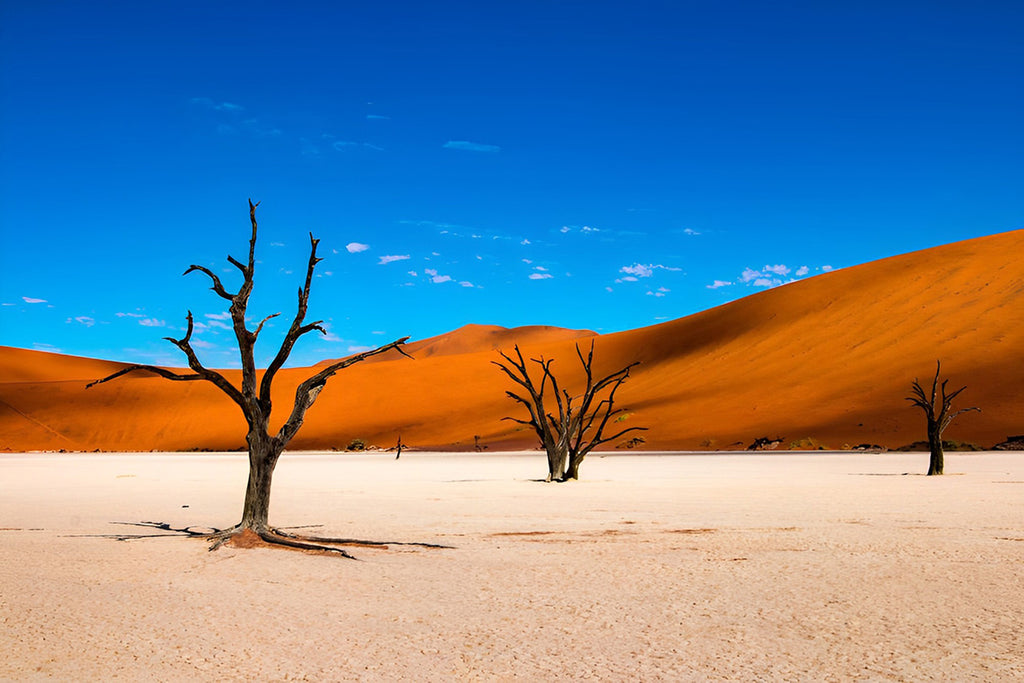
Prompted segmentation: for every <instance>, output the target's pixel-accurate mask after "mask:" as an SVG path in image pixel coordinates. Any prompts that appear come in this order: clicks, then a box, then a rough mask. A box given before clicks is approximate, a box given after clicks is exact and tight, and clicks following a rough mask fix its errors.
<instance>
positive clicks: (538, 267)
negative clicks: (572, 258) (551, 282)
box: [533, 266, 548, 273]
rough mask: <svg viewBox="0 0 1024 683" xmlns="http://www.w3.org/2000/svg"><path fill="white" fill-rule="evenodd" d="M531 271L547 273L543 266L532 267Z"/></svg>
mask: <svg viewBox="0 0 1024 683" xmlns="http://www.w3.org/2000/svg"><path fill="white" fill-rule="evenodd" d="M533 269H534V270H539V271H540V272H542V273H546V272H548V269H547V268H545V267H544V266H534V267H533Z"/></svg>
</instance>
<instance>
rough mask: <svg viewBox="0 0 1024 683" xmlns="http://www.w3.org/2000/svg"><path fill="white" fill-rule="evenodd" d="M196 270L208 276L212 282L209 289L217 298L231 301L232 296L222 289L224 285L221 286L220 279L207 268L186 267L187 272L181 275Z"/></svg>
mask: <svg viewBox="0 0 1024 683" xmlns="http://www.w3.org/2000/svg"><path fill="white" fill-rule="evenodd" d="M197 270H198V271H199V272H200V273H205V274H206V275H207V276H209V278H210V279H211V280H213V287H211V288H210V289H212V290H213V291H214V292H216V293H217V296H219V297H220V298H222V299H227V300H228V301H231V300H232V299H233V298H234V295H233V294H231V293H230V292H228V291H227V290H226V289H224V285H223V284H221V281H220V278H219V277H217V275H216V274H214V272H213V271H212V270H210V269H209V268H205V267H203V266H197V265H191V266H189V267H188V270H186V271H185V272H184V273H182V275H188V274H189V273H191V272H193V271H197Z"/></svg>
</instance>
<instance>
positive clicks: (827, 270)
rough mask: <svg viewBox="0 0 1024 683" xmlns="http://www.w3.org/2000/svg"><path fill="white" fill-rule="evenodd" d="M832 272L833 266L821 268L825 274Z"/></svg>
mask: <svg viewBox="0 0 1024 683" xmlns="http://www.w3.org/2000/svg"><path fill="white" fill-rule="evenodd" d="M830 270H833V268H832V266H822V267H821V272H823V273H827V272H829V271H830Z"/></svg>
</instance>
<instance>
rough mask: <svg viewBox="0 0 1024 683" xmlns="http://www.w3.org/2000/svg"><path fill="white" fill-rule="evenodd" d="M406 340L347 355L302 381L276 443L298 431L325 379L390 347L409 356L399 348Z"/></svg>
mask: <svg viewBox="0 0 1024 683" xmlns="http://www.w3.org/2000/svg"><path fill="white" fill-rule="evenodd" d="M408 340H409V337H402V338H401V339H397V340H395V341H393V342H391V343H390V344H385V345H384V346H380V347H378V348H376V349H372V350H370V351H364V352H362V353H357V354H356V355H354V356H349V357H348V358H345V359H342V360H340V361H337V362H336V363H332V364H331V365H328V366H327V367H326V368H324V369H323V370H321V371H320V372H318V373H316V374H315V375H313V376H312V377H310V378H309V379H307V380H305V381H304V382H302V384H300V385H299V386H298V388H296V389H295V405H294V407H293V408H292V412H291V415H290V416H289V417H288V421H287V422H285V423H284V425H282V426H281V429H280V430H278V432H277V436H275V437H274V438H275V440H276V441H277V442H278V444H279V445H280V446H281V447H282V448H283V447H284V446H285V445H287V444H288V442H289V441H291V440H292V437H294V436H295V434H296V432H298V431H299V427H301V426H302V422H303V420H305V418H306V411H307V410H309V409H310V408H311V407H312V405H313V403H314V402H316V399H317V396H319V395H320V392H321V391H322V390H323V388H324V386H325V385H326V384H327V380H328V379H330V378H331V377H333V376H334V375H335V373H337V372H338V371H339V370H343V369H345V368H347V367H349V366H350V365H355V364H356V363H359V362H360V361H364V360H366V359H367V358H370V357H371V356H376V355H379V354H381V353H385V352H387V351H390V350H391V349H396V350H398V351H399V352H401V353H402V355H404V356H406V357H410V358H411V356H409V354H407V353H404V352H402V351H401V349H400V348H399V347H401V346H402V344H404V343H405V342H407V341H408Z"/></svg>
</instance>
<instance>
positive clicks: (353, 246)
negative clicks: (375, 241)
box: [345, 242, 370, 254]
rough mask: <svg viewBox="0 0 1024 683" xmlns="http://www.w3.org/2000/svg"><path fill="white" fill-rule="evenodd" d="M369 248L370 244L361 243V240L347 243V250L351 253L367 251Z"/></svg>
mask: <svg viewBox="0 0 1024 683" xmlns="http://www.w3.org/2000/svg"><path fill="white" fill-rule="evenodd" d="M369 248H370V245H369V244H361V243H359V242H349V243H348V244H346V245H345V250H346V251H348V253H350V254H358V253H359V252H361V251H366V250H367V249H369Z"/></svg>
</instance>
